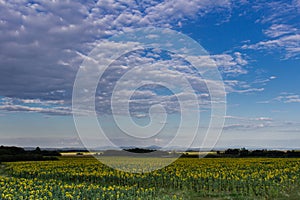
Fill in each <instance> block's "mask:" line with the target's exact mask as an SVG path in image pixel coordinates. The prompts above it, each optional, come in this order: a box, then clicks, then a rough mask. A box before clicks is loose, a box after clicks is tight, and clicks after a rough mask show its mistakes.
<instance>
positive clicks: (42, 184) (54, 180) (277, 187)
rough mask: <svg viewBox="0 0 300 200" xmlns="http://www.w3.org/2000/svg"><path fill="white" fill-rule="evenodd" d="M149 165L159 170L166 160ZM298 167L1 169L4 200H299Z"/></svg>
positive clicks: (254, 162)
mask: <svg viewBox="0 0 300 200" xmlns="http://www.w3.org/2000/svg"><path fill="white" fill-rule="evenodd" d="M106 159H109V160H110V161H111V162H115V161H114V160H115V159H114V158H112V157H110V158H109V157H107V158H106ZM122 159H123V161H122V163H121V164H122V165H123V167H126V166H128V167H129V166H130V164H131V163H130V162H126V161H124V159H126V158H124V157H123V158H122ZM145 159H148V161H149V159H151V160H152V161H153V162H152V164H153V165H155V162H157V163H159V162H160V161H162V159H164V158H145ZM147 163H150V164H149V167H150V168H151V166H150V165H151V162H147ZM299 166H300V159H292V158H282V159H278V158H276V159H275V158H273V159H271V158H247V159H239V158H238V159H237V158H236V159H232V158H220V159H219V158H218V159H207V158H206V159H196V158H180V159H178V160H177V161H176V162H174V163H173V164H171V165H169V166H167V167H165V168H163V169H160V170H157V171H154V172H151V173H142V174H132V173H126V172H122V171H117V170H114V169H111V168H109V167H107V166H105V165H103V164H101V163H99V161H97V160H96V159H94V158H93V157H87V156H85V157H71V156H67V157H62V158H60V159H59V160H58V161H38V162H15V163H2V165H1V172H0V173H1V180H0V195H1V196H0V198H1V199H111V200H113V199H149V200H150V199H165V200H167V199H299V198H300V194H299V185H300V167H299Z"/></svg>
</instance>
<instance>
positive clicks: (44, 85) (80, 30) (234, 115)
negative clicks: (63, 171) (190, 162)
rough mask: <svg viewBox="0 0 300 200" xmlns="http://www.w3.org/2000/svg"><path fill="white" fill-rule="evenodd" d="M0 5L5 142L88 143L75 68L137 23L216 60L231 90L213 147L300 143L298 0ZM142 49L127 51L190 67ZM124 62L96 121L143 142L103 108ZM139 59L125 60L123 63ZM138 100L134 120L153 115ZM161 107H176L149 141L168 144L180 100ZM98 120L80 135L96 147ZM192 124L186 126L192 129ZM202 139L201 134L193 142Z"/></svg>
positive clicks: (0, 133)
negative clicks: (75, 105)
mask: <svg viewBox="0 0 300 200" xmlns="http://www.w3.org/2000/svg"><path fill="white" fill-rule="evenodd" d="M0 13H1V14H0V32H1V34H0V69H1V73H0V141H1V142H0V143H1V144H3V145H18V146H42V147H79V146H82V144H81V141H80V137H79V136H78V133H77V131H76V128H75V124H74V121H73V117H72V91H73V84H74V82H75V77H76V74H77V72H78V69H79V66H80V65H82V62H83V61H84V60H85V59H87V58H88V55H89V53H90V51H91V50H92V49H94V48H95V47H96V46H97V45H98V44H99V43H101V41H103V40H105V39H107V38H109V37H111V36H114V35H116V34H120V33H123V32H127V31H131V30H134V29H136V28H145V27H158V28H169V29H172V30H174V31H178V32H180V33H182V34H184V35H187V36H189V37H191V38H192V39H193V40H195V41H197V42H198V43H199V44H200V45H201V46H202V47H203V48H204V49H205V50H206V51H207V52H208V53H209V55H210V58H211V59H213V60H214V62H215V64H216V66H217V67H218V70H219V72H220V74H221V76H222V79H223V82H224V86H225V89H226V96H227V102H226V105H227V113H226V116H224V118H225V119H226V122H225V125H224V128H223V132H222V134H221V136H220V138H219V140H218V143H217V144H216V147H234V146H239V147H247V148H252V147H253V148H256V147H257V148H299V147H300V146H299V144H300V120H299V113H300V88H299V80H300V68H299V63H300V62H299V61H300V60H299V59H300V22H299V19H300V1H299V0H290V1H283V0H282V1H264V0H261V1H247V0H238V1H229V0H216V1H209V0H201V1H200V0H195V1H193V0H192V1H185V0H166V1H156V0H145V1H139V0H136V1H121V0H120V1H117V0H99V1H46V0H45V1H26V0H20V1H1V0H0ZM146 53H148V54H147V55H146V56H145V52H138V51H137V52H133V53H132V54H131V56H132V57H134V56H135V57H136V58H144V59H143V60H141V59H140V60H138V59H136V60H138V62H137V61H136V60H134V62H137V63H138V64H140V65H142V64H143V63H147V62H153V60H155V61H157V65H155V66H158V68H157V69H160V68H159V66H160V65H164V66H181V65H184V64H183V63H184V61H182V60H181V59H178V58H176V57H175V56H169V57H172V58H173V61H172V62H171V61H169V60H168V59H167V57H168V56H167V55H166V53H164V52H160V56H161V58H160V59H153V58H155V55H156V53H157V52H151V51H150V50H149V51H148V52H146ZM163 54H164V55H163ZM129 57H130V55H129ZM122 59H123V60H122ZM125 61H126V56H125V57H123V58H120V59H119V61H118V62H116V63H114V64H113V65H112V68H110V70H108V71H107V72H106V74H105V77H104V79H103V80H102V82H101V80H100V84H99V86H98V93H97V94H98V96H97V100H99V101H98V102H96V104H97V109H98V110H97V111H99V116H98V117H99V123H100V124H102V125H103V126H104V127H105V128H104V129H105V130H107V131H108V132H109V131H111V132H113V133H111V135H110V136H109V137H111V138H112V140H114V141H117V142H116V143H117V144H118V145H124V146H126V145H130V144H132V143H136V142H137V141H135V140H133V141H131V142H129V141H128V140H126V139H125V140H123V139H122V137H118V134H117V133H115V129H114V126H113V125H111V124H110V123H111V119H110V118H109V117H108V118H106V117H103V113H105V114H107V115H108V116H110V117H111V115H109V112H108V113H106V111H107V110H108V109H107V106H109V104H106V103H105V102H106V101H107V99H106V98H107V96H106V95H105V94H106V93H107V92H108V93H109V91H111V90H112V88H111V87H110V86H111V83H112V82H114V81H115V79H116V78H118V76H116V74H118V73H119V72H120V73H122V69H121V68H117V67H116V66H120V65H122V66H123V67H124V66H125V65H124V62H125ZM134 62H133V61H131V60H130V59H129V61H128V63H127V65H130V64H132V63H133V64H134ZM137 63H135V65H137ZM185 65H187V64H186V63H185ZM114 66H115V68H114ZM175 68H176V67H175ZM124 69H125V68H124ZM161 72H162V74H163V75H164V77H165V79H166V80H167V79H171V78H172V77H173V76H175V75H174V74H173V72H172V70H166V71H163V70H161ZM127 78H128V79H130V78H132V79H131V80H130V81H134V80H135V79H134V77H127ZM173 80H174V81H175V79H173ZM193 80H194V79H193ZM198 81H199V82H197V81H196V82H195V85H197V86H198V87H197V89H198V92H199V93H201V94H202V97H204V98H206V96H205V94H206V92H207V89H205V87H202V84H201V79H200V78H199V80H198ZM195 87H196V86H195ZM149 88H150V89H149ZM127 89H128V88H127ZM151 89H152V90H151ZM151 91H152V92H151ZM153 91H156V92H153ZM158 91H160V93H159V92H158ZM161 91H163V92H161ZM161 93H162V94H164V95H166V94H167V93H168V92H167V91H166V90H163V89H162V88H160V89H159V88H154V89H153V87H150V86H148V88H141V89H140V90H139V91H138V92H137V93H135V95H136V97H135V98H136V99H141V98H142V99H143V100H144V101H143V102H144V104H145V105H146V107H147V106H149V105H153V104H154V103H155V102H159V101H158V97H161V96H162V94H161ZM166 96H168V95H166ZM120 99H121V98H120ZM145 99H148V101H145ZM135 103H137V104H133V105H135V106H133V107H132V110H131V111H132V112H133V114H132V116H133V118H134V120H135V121H136V122H137V123H140V124H144V125H145V124H147V122H149V118H148V117H147V115H145V118H144V117H143V116H142V117H141V114H143V113H145V111H147V108H145V107H144V106H145V105H143V103H141V102H135ZM164 105H165V109H166V110H167V113H168V114H171V115H170V117H169V118H168V120H169V121H168V123H165V124H166V125H167V126H166V128H165V129H164V133H165V134H166V135H165V136H164V135H161V136H158V137H157V138H153V140H149V141H148V143H147V145H150V144H151V145H158V146H160V145H164V144H166V141H168V140H170V138H172V137H174V136H172V134H171V133H172V132H173V131H174V129H175V128H176V127H177V126H178V119H179V118H178V115H176V112H177V107H178V105H177V104H176V102H175V101H173V99H165V104H164ZM204 109H206V107H205V106H204ZM208 110H209V109H208ZM172 113H173V115H172ZM174 113H175V115H174ZM206 113H208V114H205V112H204V114H203V115H202V116H204V117H203V118H202V121H201V123H203V125H202V124H201V123H200V124H201V127H202V128H203V130H205V129H206V128H207V127H206V126H207V120H208V119H209V118H210V117H211V116H209V112H206ZM107 115H106V116H107ZM214 117H218V116H214ZM92 121H93V120H92V119H91V117H90V116H85V117H83V122H82V123H81V124H82V126H84V127H83V128H84V130H86V133H85V134H86V135H84V136H83V137H84V138H87V140H89V141H94V143H93V145H95V146H97V145H99V144H98V143H97V142H95V141H97V139H95V138H93V136H90V135H93V134H92V133H93V132H95V130H94V129H95V127H93V125H92ZM190 126H192V124H190ZM202 128H201V130H202ZM189 131H190V129H189V127H188V125H187V127H186V134H187V137H189V136H190V133H189ZM108 134H109V133H108ZM81 137H82V135H81ZM98 140H101V139H100V138H98ZM100 143H101V142H100ZM199 144H200V143H199V141H195V142H194V144H193V146H199ZM179 146H180V145H179Z"/></svg>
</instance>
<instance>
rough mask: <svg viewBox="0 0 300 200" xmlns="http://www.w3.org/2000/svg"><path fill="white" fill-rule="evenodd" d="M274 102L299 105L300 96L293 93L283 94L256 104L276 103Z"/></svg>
mask: <svg viewBox="0 0 300 200" xmlns="http://www.w3.org/2000/svg"><path fill="white" fill-rule="evenodd" d="M276 102H282V103H300V95H298V94H294V93H286V92H283V93H281V94H280V95H279V96H277V97H275V98H273V99H271V100H266V101H261V102H258V103H276Z"/></svg>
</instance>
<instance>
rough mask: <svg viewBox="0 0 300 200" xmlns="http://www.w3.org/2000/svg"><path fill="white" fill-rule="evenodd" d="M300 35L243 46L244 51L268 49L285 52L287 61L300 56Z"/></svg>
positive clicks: (285, 36)
mask: <svg viewBox="0 0 300 200" xmlns="http://www.w3.org/2000/svg"><path fill="white" fill-rule="evenodd" d="M299 45H300V34H295V35H284V36H282V37H280V38H278V39H272V40H267V41H261V42H258V43H256V44H250V45H243V46H242V48H243V49H255V50H261V49H266V50H268V51H273V50H274V49H279V50H283V51H285V52H286V54H285V57H284V58H285V59H287V58H291V57H296V58H297V57H298V56H299V54H300V46H299Z"/></svg>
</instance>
